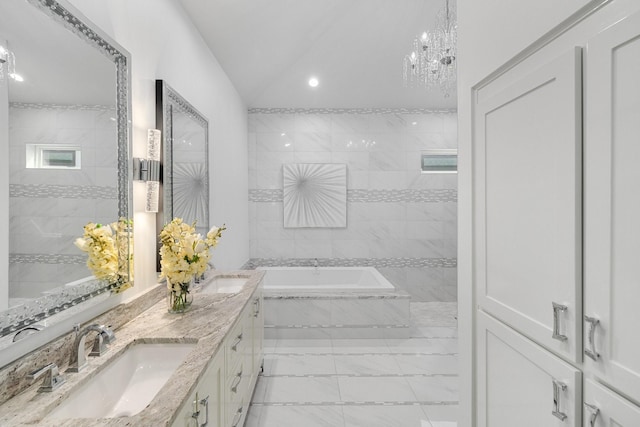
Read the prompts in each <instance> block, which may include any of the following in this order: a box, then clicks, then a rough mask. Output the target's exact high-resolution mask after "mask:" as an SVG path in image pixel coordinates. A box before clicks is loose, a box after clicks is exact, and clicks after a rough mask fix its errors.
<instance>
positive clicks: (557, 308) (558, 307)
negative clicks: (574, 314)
mask: <svg viewBox="0 0 640 427" xmlns="http://www.w3.org/2000/svg"><path fill="white" fill-rule="evenodd" d="M552 304H553V335H551V337H552V338H553V339H556V340H560V341H566V340H567V336H566V335H562V334H561V333H560V319H558V314H559V313H560V312H565V311H567V306H566V305H562V304H558V303H557V302H553V303H552Z"/></svg>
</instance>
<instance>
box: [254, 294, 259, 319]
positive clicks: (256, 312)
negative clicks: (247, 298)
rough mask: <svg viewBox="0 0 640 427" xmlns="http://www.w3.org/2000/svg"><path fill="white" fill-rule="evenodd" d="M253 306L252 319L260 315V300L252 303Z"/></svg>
mask: <svg viewBox="0 0 640 427" xmlns="http://www.w3.org/2000/svg"><path fill="white" fill-rule="evenodd" d="M253 305H254V312H253V317H258V314H260V298H256V299H255V301H253Z"/></svg>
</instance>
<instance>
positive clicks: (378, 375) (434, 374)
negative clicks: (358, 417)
mask: <svg viewBox="0 0 640 427" xmlns="http://www.w3.org/2000/svg"><path fill="white" fill-rule="evenodd" d="M260 377H262V378H414V377H418V378H436V377H445V378H457V377H458V374H449V373H433V374H428V373H424V374H357V373H355V374H339V373H335V374H332V373H327V374H260Z"/></svg>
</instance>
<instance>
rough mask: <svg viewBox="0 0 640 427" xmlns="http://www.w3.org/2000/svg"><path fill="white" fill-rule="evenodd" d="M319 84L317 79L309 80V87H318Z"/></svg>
mask: <svg viewBox="0 0 640 427" xmlns="http://www.w3.org/2000/svg"><path fill="white" fill-rule="evenodd" d="M319 84H320V82H319V81H318V79H317V78H316V77H311V78H310V79H309V86H311V87H318V85H319Z"/></svg>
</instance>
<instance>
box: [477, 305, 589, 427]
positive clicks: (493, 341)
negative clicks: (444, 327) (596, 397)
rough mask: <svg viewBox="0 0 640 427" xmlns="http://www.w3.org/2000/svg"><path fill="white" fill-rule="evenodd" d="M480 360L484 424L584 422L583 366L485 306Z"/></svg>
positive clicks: (523, 426)
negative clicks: (527, 335) (488, 311)
mask: <svg viewBox="0 0 640 427" xmlns="http://www.w3.org/2000/svg"><path fill="white" fill-rule="evenodd" d="M477 363H478V366H477V372H478V385H477V387H478V390H477V396H478V417H477V420H478V427H513V426H518V427H540V426H545V427H556V426H558V427H560V426H562V427H568V426H575V427H577V426H579V425H580V418H581V412H580V402H581V398H582V395H581V373H580V371H579V370H577V369H576V368H574V367H573V366H571V365H570V364H568V363H567V362H564V361H562V359H560V358H559V357H557V356H555V355H553V354H551V353H550V352H548V351H547V350H545V349H543V348H542V347H540V346H538V345H537V344H535V343H534V342H533V341H531V340H529V339H527V338H525V337H524V336H522V335H521V334H519V333H517V332H515V331H514V330H513V329H511V328H509V327H508V326H506V325H504V324H503V323H502V322H500V321H499V320H496V319H494V318H492V317H490V316H489V315H487V314H485V313H483V312H478V362H477ZM554 381H556V384H557V385H556V387H557V395H556V396H554ZM562 384H564V387H565V388H564V390H563V389H562ZM554 397H555V402H557V407H556V405H555V404H554ZM554 410H557V414H556V415H554V414H553V411H554ZM561 414H564V415H565V416H566V419H564V420H562V419H561V418H562V415H561Z"/></svg>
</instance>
